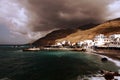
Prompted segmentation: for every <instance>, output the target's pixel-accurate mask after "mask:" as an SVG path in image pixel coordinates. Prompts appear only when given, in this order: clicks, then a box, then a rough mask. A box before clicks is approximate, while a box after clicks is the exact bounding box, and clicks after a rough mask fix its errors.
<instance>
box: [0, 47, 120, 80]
mask: <svg viewBox="0 0 120 80" xmlns="http://www.w3.org/2000/svg"><path fill="white" fill-rule="evenodd" d="M23 48H25V47H24V46H22V47H21V46H19V47H17V46H0V80H105V79H103V78H100V77H96V76H98V74H100V70H108V71H115V72H118V71H120V61H117V60H113V59H111V58H109V57H107V58H109V59H108V61H107V62H102V61H101V58H102V57H103V56H100V55H96V54H92V53H85V52H77V51H37V52H35V51H34V52H30V51H26V52H25V51H22V49H23ZM104 57H105V56H104ZM95 77H96V78H95Z"/></svg>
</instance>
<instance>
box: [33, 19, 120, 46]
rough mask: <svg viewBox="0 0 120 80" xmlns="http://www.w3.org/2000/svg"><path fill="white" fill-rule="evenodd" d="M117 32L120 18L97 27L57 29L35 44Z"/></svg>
mask: <svg viewBox="0 0 120 80" xmlns="http://www.w3.org/2000/svg"><path fill="white" fill-rule="evenodd" d="M85 27H86V26H85ZM87 27H88V25H87ZM117 33H119V34H120V19H119V18H118V19H114V20H109V21H107V22H105V23H102V24H100V25H97V26H95V27H90V28H89V29H82V30H80V29H61V30H56V31H53V32H52V33H50V34H48V35H46V36H45V37H43V38H40V39H39V40H37V41H35V42H34V43H33V45H36V46H43V45H51V44H54V43H55V42H60V41H64V40H69V41H71V42H78V41H82V40H86V39H93V38H94V36H95V35H98V34H105V35H107V36H108V35H110V34H117Z"/></svg>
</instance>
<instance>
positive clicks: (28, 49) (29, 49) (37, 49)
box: [23, 47, 40, 51]
mask: <svg viewBox="0 0 120 80" xmlns="http://www.w3.org/2000/svg"><path fill="white" fill-rule="evenodd" d="M39 50H40V48H35V47H33V48H27V49H23V51H39Z"/></svg>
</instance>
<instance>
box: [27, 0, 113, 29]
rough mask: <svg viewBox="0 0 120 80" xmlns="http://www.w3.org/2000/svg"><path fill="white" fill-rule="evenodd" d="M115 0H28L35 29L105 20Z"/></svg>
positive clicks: (66, 26) (67, 26) (75, 25)
mask: <svg viewBox="0 0 120 80" xmlns="http://www.w3.org/2000/svg"><path fill="white" fill-rule="evenodd" d="M112 2H113V0H102V1H101V0H28V5H29V10H30V11H31V12H33V13H32V14H31V16H32V15H34V16H36V17H33V19H34V18H35V19H34V20H35V21H33V22H32V24H31V25H33V26H34V27H32V29H33V30H34V31H44V30H45V31H46V30H50V29H54V28H73V27H78V26H80V25H82V24H87V23H98V22H102V21H104V20H105V17H106V16H107V14H108V10H107V7H108V5H109V4H111V3H112Z"/></svg>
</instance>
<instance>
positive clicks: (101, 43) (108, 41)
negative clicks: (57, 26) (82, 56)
mask: <svg viewBox="0 0 120 80" xmlns="http://www.w3.org/2000/svg"><path fill="white" fill-rule="evenodd" d="M95 47H101V48H120V34H113V35H109V36H108V37H107V36H105V35H104V34H99V35H97V36H95V37H94V39H93V40H84V41H79V42H76V43H72V42H70V41H68V40H66V41H62V42H56V43H55V45H48V46H44V48H42V49H44V50H76V51H91V50H93V49H94V48H95Z"/></svg>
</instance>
